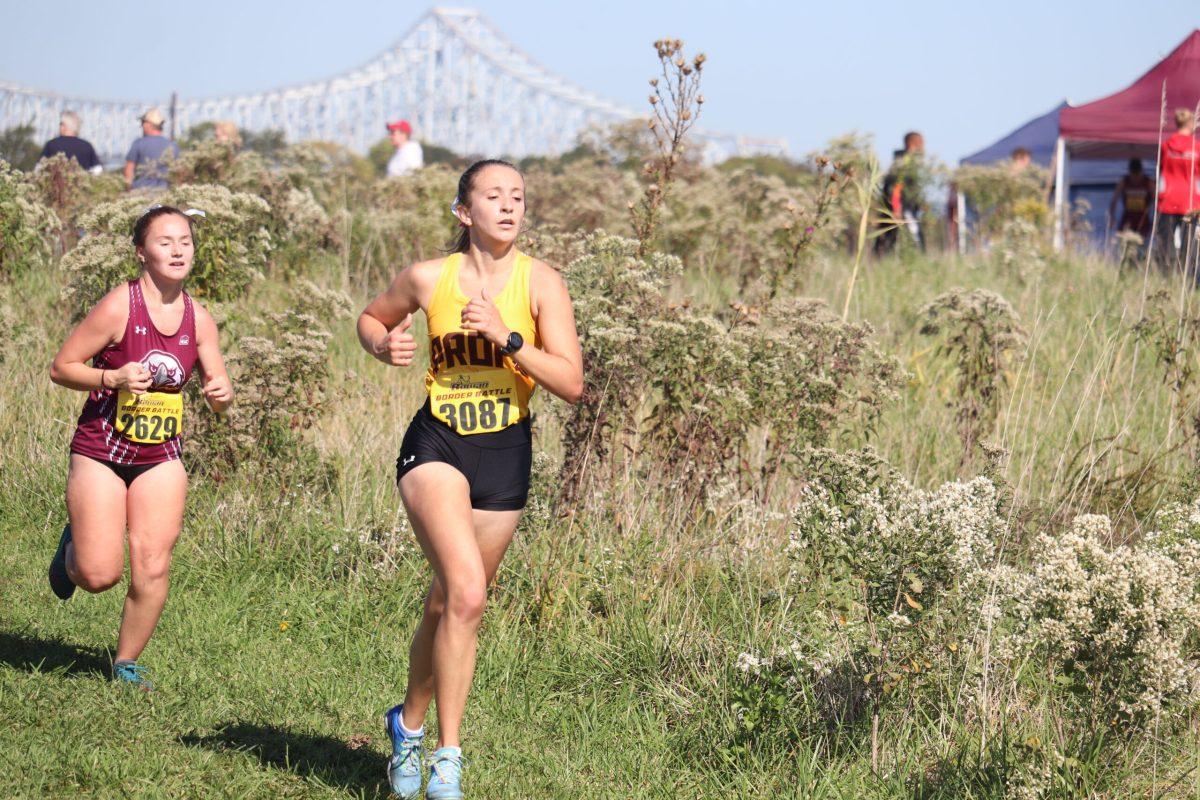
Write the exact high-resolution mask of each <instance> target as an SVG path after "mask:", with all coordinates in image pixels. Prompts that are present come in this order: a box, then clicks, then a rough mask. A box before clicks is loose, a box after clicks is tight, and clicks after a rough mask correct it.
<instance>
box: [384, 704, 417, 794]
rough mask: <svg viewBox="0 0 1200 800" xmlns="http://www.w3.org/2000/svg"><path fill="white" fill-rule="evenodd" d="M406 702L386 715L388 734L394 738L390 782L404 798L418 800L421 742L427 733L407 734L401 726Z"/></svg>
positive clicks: (389, 770) (389, 771)
mask: <svg viewBox="0 0 1200 800" xmlns="http://www.w3.org/2000/svg"><path fill="white" fill-rule="evenodd" d="M403 711H404V704H403V703H401V704H400V705H398V706H396V707H395V708H393V709H392V710H391V711H389V712H387V715H386V716H385V717H384V724H385V725H387V732H388V736H390V737H391V739H392V757H391V758H390V759H388V783H390V784H391V785H392V791H393V792H395V793H396V794H397V795H399V796H400V797H402V798H404V800H417V798H418V797H420V796H421V755H422V754H423V753H424V748H423V747H422V746H421V742H423V741H424V740H425V735H424V734H421V735H420V736H406V735H405V733H404V730H403V729H402V728H401V727H400V715H401V713H402V712H403Z"/></svg>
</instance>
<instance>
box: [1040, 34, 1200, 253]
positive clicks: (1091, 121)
mask: <svg viewBox="0 0 1200 800" xmlns="http://www.w3.org/2000/svg"><path fill="white" fill-rule="evenodd" d="M1164 92H1165V97H1164ZM1197 104H1200V30H1194V31H1192V32H1191V34H1189V35H1188V37H1187V38H1186V39H1184V40H1183V42H1182V43H1180V45H1179V46H1178V47H1176V48H1175V49H1174V50H1173V51H1171V54H1170V55H1168V56H1167V57H1166V58H1164V59H1163V60H1162V61H1160V62H1158V63H1157V64H1155V65H1154V67H1153V68H1152V69H1151V70H1150V71H1149V72H1147V73H1146V74H1145V75H1143V76H1142V77H1140V78H1138V79H1137V80H1136V81H1134V82H1133V83H1132V84H1130V85H1129V86H1128V87H1127V88H1125V89H1122V90H1121V91H1119V92H1117V93H1116V94H1110V95H1109V96H1108V97H1104V98H1101V99H1099V100H1096V101H1093V102H1091V103H1086V104H1084V105H1081V106H1076V107H1074V108H1064V109H1063V110H1062V112H1061V113H1060V114H1059V124H1058V136H1059V138H1058V148H1057V153H1056V156H1057V157H1056V161H1057V163H1056V172H1057V175H1056V181H1055V183H1056V189H1055V196H1054V201H1055V210H1056V211H1057V212H1058V214H1057V219H1058V222H1056V224H1055V241H1056V242H1058V243H1061V240H1062V233H1061V220H1062V219H1063V208H1062V204H1063V202H1064V197H1063V193H1062V192H1061V191H1059V190H1058V188H1057V187H1060V186H1065V185H1066V177H1067V168H1068V162H1069V160H1070V159H1071V158H1082V159H1090V158H1145V159H1151V158H1153V159H1157V158H1158V148H1159V143H1160V142H1161V141H1162V140H1163V139H1165V138H1167V137H1169V136H1170V135H1171V134H1172V133H1174V132H1175V126H1174V122H1173V121H1172V119H1171V114H1172V112H1173V111H1174V110H1175V109H1176V108H1190V109H1195V108H1196V107H1197Z"/></svg>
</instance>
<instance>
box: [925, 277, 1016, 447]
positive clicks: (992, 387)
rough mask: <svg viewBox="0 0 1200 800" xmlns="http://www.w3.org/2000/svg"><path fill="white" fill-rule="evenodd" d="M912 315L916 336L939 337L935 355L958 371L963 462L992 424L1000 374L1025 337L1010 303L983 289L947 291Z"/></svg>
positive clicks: (958, 420)
mask: <svg viewBox="0 0 1200 800" xmlns="http://www.w3.org/2000/svg"><path fill="white" fill-rule="evenodd" d="M918 313H919V315H920V316H921V317H922V318H923V319H924V322H923V323H922V325H921V329H920V331H921V333H922V334H924V335H926V336H942V337H943V338H942V341H941V344H939V346H938V352H939V353H940V354H941V355H943V356H946V357H948V358H950V359H952V360H953V362H954V365H955V367H956V369H957V370H958V386H957V391H956V392H955V395H954V396H955V397H956V398H957V403H958V411H957V414H956V419H957V424H958V436H959V439H960V440H961V441H962V444H963V455H962V459H961V462H960V464H965V463H966V462H967V461H968V460H969V459H970V458H971V457H972V454H973V453H974V450H975V445H976V443H977V442H978V441H979V440H980V438H981V437H983V436H985V435H987V433H988V432H989V431H990V430H991V427H992V424H993V423H994V422H995V419H996V414H997V412H998V405H999V403H998V401H999V392H1000V387H1001V385H1002V383H1003V381H1004V374H1005V371H1006V370H1007V369H1008V367H1009V366H1010V365H1011V364H1012V363H1013V362H1014V361H1015V360H1016V359H1018V358H1020V357H1021V356H1022V355H1023V352H1022V351H1023V348H1024V346H1025V341H1026V334H1025V331H1024V329H1023V328H1022V327H1021V321H1020V318H1019V317H1018V316H1017V312H1016V311H1015V310H1014V309H1013V307H1012V305H1010V304H1009V302H1008V301H1007V300H1005V299H1004V298H1003V297H1001V296H1000V295H998V294H996V293H995V292H992V291H989V290H987V289H973V290H971V291H969V292H968V291H965V290H963V289H951V290H950V291H949V292H944V293H942V294H940V295H938V296H937V297H935V298H934V299H933V300H931V301H930V302H929V303H927V304H926V305H925V306H924V307H923V308H922V309H921V310H920V312H918Z"/></svg>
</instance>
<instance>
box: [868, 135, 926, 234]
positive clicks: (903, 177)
mask: <svg viewBox="0 0 1200 800" xmlns="http://www.w3.org/2000/svg"><path fill="white" fill-rule="evenodd" d="M892 155H893V159H892V166H891V168H890V169H889V170H888V173H887V175H885V176H884V178H883V206H884V218H883V220H882V222H881V225H880V227H881V228H882V230H881V231H880V233H879V235H878V237H877V238H876V239H875V252H876V254H878V255H882V254H883V253H890V252H892V251H893V250H895V248H896V244H897V240H898V236H899V231H900V229H901V228H903V229H904V230H906V231H907V232H908V235H909V236H911V237H912V241H913V243H914V244H916V246H917V248H918V249H921V250H924V249H925V242H924V241H923V239H922V238H921V212H922V210H923V209H924V207H925V198H924V193H923V191H922V187H921V172H922V169H923V165H924V158H925V137H924V136H922V135H921V134H920V133H918V132H917V131H909V132H908V133H906V134H904V149H903V150H897V151H895V152H894V153H893V154H892Z"/></svg>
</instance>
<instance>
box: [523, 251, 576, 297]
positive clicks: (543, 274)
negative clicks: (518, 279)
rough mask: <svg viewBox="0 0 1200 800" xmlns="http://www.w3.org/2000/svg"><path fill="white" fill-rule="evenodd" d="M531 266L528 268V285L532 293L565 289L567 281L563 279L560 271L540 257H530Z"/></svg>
mask: <svg viewBox="0 0 1200 800" xmlns="http://www.w3.org/2000/svg"><path fill="white" fill-rule="evenodd" d="M530 261H531V262H532V266H531V267H530V269H529V287H530V289H531V291H533V292H534V293H539V291H540V292H559V291H566V288H567V282H566V281H565V280H563V276H562V271H561V270H560V269H558V268H557V267H554V266H551V265H550V264H547V263H546V262H545V261H542V260H541V259H540V258H530Z"/></svg>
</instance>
